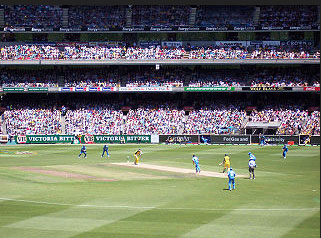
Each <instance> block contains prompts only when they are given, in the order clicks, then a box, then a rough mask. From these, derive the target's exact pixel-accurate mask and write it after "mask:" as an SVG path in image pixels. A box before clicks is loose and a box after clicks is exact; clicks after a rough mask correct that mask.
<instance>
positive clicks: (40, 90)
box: [28, 87, 48, 92]
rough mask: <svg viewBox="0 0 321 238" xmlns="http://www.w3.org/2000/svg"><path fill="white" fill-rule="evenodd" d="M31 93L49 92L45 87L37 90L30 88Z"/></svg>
mask: <svg viewBox="0 0 321 238" xmlns="http://www.w3.org/2000/svg"><path fill="white" fill-rule="evenodd" d="M28 91H29V92H48V88H45V87H36V88H28Z"/></svg>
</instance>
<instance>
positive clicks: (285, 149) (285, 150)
mask: <svg viewBox="0 0 321 238" xmlns="http://www.w3.org/2000/svg"><path fill="white" fill-rule="evenodd" d="M282 150H283V153H282V155H283V159H286V153H288V150H289V149H288V147H287V146H286V144H284V146H283V148H282Z"/></svg>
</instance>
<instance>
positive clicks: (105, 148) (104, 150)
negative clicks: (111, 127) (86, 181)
mask: <svg viewBox="0 0 321 238" xmlns="http://www.w3.org/2000/svg"><path fill="white" fill-rule="evenodd" d="M105 152H106V154H107V157H109V153H108V145H104V147H103V153H102V155H101V158H102V157H104V154H105Z"/></svg>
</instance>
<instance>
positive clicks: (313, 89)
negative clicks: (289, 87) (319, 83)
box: [303, 87, 320, 91]
mask: <svg viewBox="0 0 321 238" xmlns="http://www.w3.org/2000/svg"><path fill="white" fill-rule="evenodd" d="M303 90H304V91H320V87H304V88H303Z"/></svg>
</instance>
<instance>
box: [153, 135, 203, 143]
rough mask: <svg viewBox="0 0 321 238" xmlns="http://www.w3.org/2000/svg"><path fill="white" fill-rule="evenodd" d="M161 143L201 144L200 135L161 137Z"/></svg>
mask: <svg viewBox="0 0 321 238" xmlns="http://www.w3.org/2000/svg"><path fill="white" fill-rule="evenodd" d="M159 143H182V144H187V143H199V136H198V135H160V136H159Z"/></svg>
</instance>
